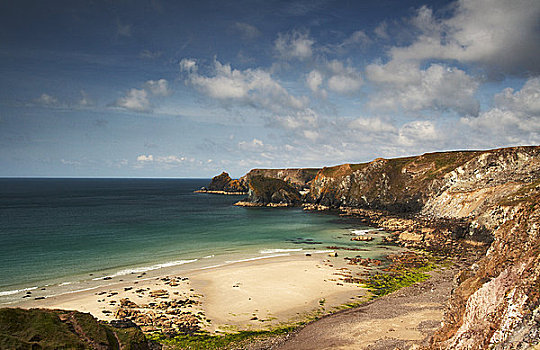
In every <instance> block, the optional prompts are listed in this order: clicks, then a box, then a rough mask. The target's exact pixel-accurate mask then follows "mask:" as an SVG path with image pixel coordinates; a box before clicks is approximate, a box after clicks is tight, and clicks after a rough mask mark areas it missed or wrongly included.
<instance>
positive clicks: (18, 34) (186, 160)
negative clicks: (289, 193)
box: [0, 0, 540, 177]
mask: <svg viewBox="0 0 540 350" xmlns="http://www.w3.org/2000/svg"><path fill="white" fill-rule="evenodd" d="M539 34H540V2H538V1H537V0H513V1H503V0H489V1H488V0H474V1H472V0H463V1H431V2H426V1H405V0H379V1H324V0H320V1H270V0H265V1H229V2H226V1H204V0H203V1H164V0H153V1H48V2H43V1H24V0H22V1H4V2H2V3H0V164H1V167H0V176H107V177H108V176H112V177H116V176H120V177H122V176H125V177H210V176H213V175H215V174H218V173H220V172H221V171H222V170H225V171H228V172H230V173H231V174H232V175H233V176H241V175H243V174H244V173H246V172H247V171H249V170H250V169H252V168H266V167H273V168H276V167H278V168H282V167H308V166H311V167H319V166H325V165H333V164H340V163H346V162H364V161H369V160H372V159H374V158H377V157H396V156H404V155H413V154H420V153H424V152H432V151H441V150H456V149H486V148H495V147H505V146H514V145H534V144H536V145H537V144H539V143H540V60H539V59H538V57H539V54H540V35H539Z"/></svg>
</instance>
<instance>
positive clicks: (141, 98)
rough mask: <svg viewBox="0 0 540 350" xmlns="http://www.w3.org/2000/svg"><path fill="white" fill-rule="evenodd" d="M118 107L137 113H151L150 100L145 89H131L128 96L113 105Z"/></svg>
mask: <svg viewBox="0 0 540 350" xmlns="http://www.w3.org/2000/svg"><path fill="white" fill-rule="evenodd" d="M113 105H114V106H116V107H120V108H125V109H129V110H132V111H136V112H149V111H150V101H149V100H148V92H146V90H144V89H140V90H139V89H131V90H129V91H128V92H127V94H126V96H124V97H121V98H119V99H118V100H116V102H115V103H114V104H113Z"/></svg>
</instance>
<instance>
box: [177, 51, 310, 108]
mask: <svg viewBox="0 0 540 350" xmlns="http://www.w3.org/2000/svg"><path fill="white" fill-rule="evenodd" d="M192 62H194V61H193V60H182V62H181V67H182V69H183V70H184V71H185V72H187V73H188V77H187V81H188V82H189V83H190V84H192V85H193V86H194V87H195V88H196V89H198V90H199V91H200V92H202V93H203V94H205V95H207V96H209V97H211V98H214V99H217V100H221V101H224V102H225V101H227V102H233V101H235V102H238V103H241V104H244V105H248V106H252V107H255V108H263V109H267V110H270V111H273V112H279V111H283V110H289V109H292V110H299V109H303V108H305V106H306V104H307V98H305V97H300V98H297V97H295V96H292V95H290V94H289V93H288V92H287V90H286V89H285V88H284V87H283V86H281V84H279V83H278V82H277V81H275V80H274V79H273V78H272V76H271V75H270V73H268V72H266V71H264V70H262V69H246V70H237V69H233V68H232V67H231V66H230V65H229V64H221V63H220V62H219V61H215V62H214V75H213V76H204V75H200V74H198V73H197V72H196V67H197V66H196V65H193V64H192Z"/></svg>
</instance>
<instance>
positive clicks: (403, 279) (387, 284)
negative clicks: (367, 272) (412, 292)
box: [365, 270, 429, 297]
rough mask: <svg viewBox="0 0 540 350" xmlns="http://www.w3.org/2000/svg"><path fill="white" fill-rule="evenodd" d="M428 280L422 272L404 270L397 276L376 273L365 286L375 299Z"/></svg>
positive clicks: (427, 276)
mask: <svg viewBox="0 0 540 350" xmlns="http://www.w3.org/2000/svg"><path fill="white" fill-rule="evenodd" d="M428 278H429V275H427V274H425V273H423V272H419V271H411V270H405V271H403V272H402V273H399V274H382V273H378V274H375V275H372V276H370V278H369V279H368V280H367V281H366V282H365V285H366V287H368V289H369V291H370V292H371V293H373V294H374V295H375V297H381V296H383V295H386V294H390V293H392V292H395V291H396V290H398V289H401V288H403V287H408V286H411V285H413V284H415V283H416V282H420V281H424V280H427V279H428Z"/></svg>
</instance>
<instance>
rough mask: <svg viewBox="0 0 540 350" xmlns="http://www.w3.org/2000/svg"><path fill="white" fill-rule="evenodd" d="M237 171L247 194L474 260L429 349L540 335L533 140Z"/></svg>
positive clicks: (526, 341) (537, 158)
mask: <svg viewBox="0 0 540 350" xmlns="http://www.w3.org/2000/svg"><path fill="white" fill-rule="evenodd" d="M315 170H316V169H306V170H305V171H304V172H302V171H301V169H295V170H294V172H291V170H289V169H287V170H281V171H280V170H254V171H252V172H250V173H248V174H247V175H246V176H244V177H243V178H242V179H244V180H245V182H246V183H247V185H248V187H249V197H248V200H247V201H248V203H254V204H256V205H267V206H268V205H272V204H275V205H278V204H280V203H281V204H283V203H284V204H287V205H299V204H303V205H304V206H305V207H306V208H308V209H311V210H313V209H315V210H318V209H340V210H341V211H342V212H343V215H353V216H356V217H360V218H362V219H363V220H364V221H365V222H367V223H372V224H375V225H378V226H380V227H384V228H385V229H387V230H391V231H392V230H394V233H395V235H393V237H394V239H395V241H396V242H400V243H401V244H406V245H409V246H413V247H414V246H419V247H423V248H428V249H434V250H446V252H447V253H448V254H461V256H463V257H469V258H470V257H474V259H473V260H475V261H476V262H475V263H473V264H469V265H468V266H469V267H467V268H466V269H464V270H463V271H461V272H460V274H459V275H458V276H456V287H455V289H454V291H453V294H452V297H451V300H450V301H449V305H450V307H449V309H448V312H447V313H446V316H445V320H444V323H443V326H442V327H441V329H440V330H439V331H438V332H436V334H435V335H434V336H433V338H432V339H431V342H430V348H432V349H484V348H493V349H527V348H528V347H530V346H532V345H536V344H538V343H539V342H540V308H539V305H540V258H539V256H540V201H539V199H540V147H538V146H531V147H514V148H503V149H496V150H488V151H457V152H440V153H428V154H424V155H421V156H416V157H406V158H396V159H382V158H381V159H376V160H374V161H372V162H369V163H362V164H344V165H339V166H335V167H329V168H323V169H320V170H318V171H315Z"/></svg>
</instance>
